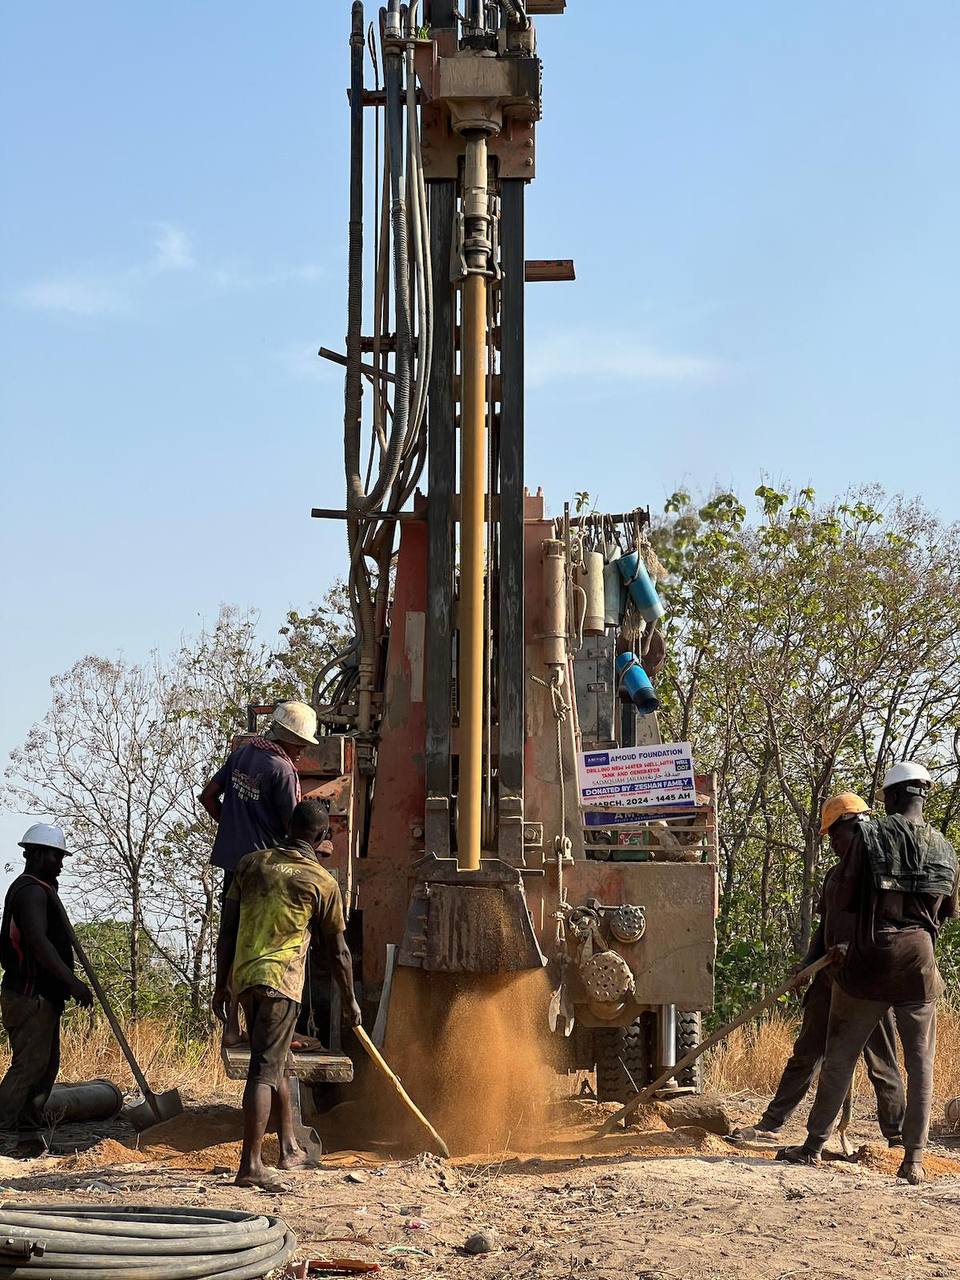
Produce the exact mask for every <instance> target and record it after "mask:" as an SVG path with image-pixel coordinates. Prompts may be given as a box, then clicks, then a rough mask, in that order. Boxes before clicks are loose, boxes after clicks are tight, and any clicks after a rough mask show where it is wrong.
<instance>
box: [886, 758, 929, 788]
mask: <svg viewBox="0 0 960 1280" xmlns="http://www.w3.org/2000/svg"><path fill="white" fill-rule="evenodd" d="M903 782H922V783H923V784H924V786H927V787H929V786H930V784H931V783H932V782H933V779H932V778H931V777H930V774H929V773H928V772H927V770H926V769H925V768H924V767H923V765H922V764H917V762H916V760H901V761H900V762H899V763H898V764H895V765H893V766H892V767H891V768H889V769H888V770H887V772H886V773H885V774H884V775H883V789H884V791H886V789H887V788H888V787H898V786H900V784H901V783H903Z"/></svg>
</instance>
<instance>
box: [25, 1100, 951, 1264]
mask: <svg viewBox="0 0 960 1280" xmlns="http://www.w3.org/2000/svg"><path fill="white" fill-rule="evenodd" d="M725 1109H726V1110H727V1112H728V1113H729V1114H730V1115H731V1117H732V1118H734V1119H744V1120H747V1119H752V1118H753V1117H754V1116H755V1115H756V1114H757V1106H756V1105H754V1104H753V1103H752V1101H750V1100H740V1101H739V1102H736V1103H730V1102H729V1101H728V1102H726V1103H725ZM597 1115H598V1112H597V1109H596V1108H595V1107H592V1106H590V1105H588V1104H583V1103H575V1104H568V1105H567V1106H566V1107H565V1108H564V1109H563V1110H562V1112H558V1113H557V1117H556V1118H557V1127H556V1129H555V1131H554V1134H553V1136H552V1137H551V1138H549V1139H548V1140H545V1141H542V1142H541V1144H540V1145H541V1146H542V1148H543V1149H542V1150H540V1151H534V1152H526V1153H524V1152H517V1153H500V1154H498V1155H496V1156H493V1157H491V1156H490V1155H489V1154H488V1155H482V1156H459V1157H455V1158H454V1159H453V1160H451V1161H443V1160H440V1159H438V1158H437V1157H435V1156H432V1155H419V1156H416V1155H411V1154H409V1152H408V1153H406V1154H405V1153H403V1152H402V1151H394V1152H392V1153H390V1152H387V1151H386V1150H380V1151H370V1150H369V1149H368V1150H364V1151H346V1150H345V1151H340V1152H336V1153H333V1154H331V1155H330V1156H329V1157H328V1158H326V1159H325V1162H324V1167H322V1168H319V1169H315V1170H311V1171H309V1172H304V1173H299V1174H295V1175H287V1178H288V1182H289V1184H290V1190H289V1192H286V1193H283V1194H270V1193H265V1192H260V1191H250V1190H241V1189H238V1188H236V1187H234V1186H233V1185H232V1184H231V1177H232V1169H233V1162H234V1160H235V1155H236V1141H235V1138H236V1135H237V1132H238V1131H237V1127H236V1126H237V1117H236V1114H235V1112H234V1111H233V1110H232V1108H228V1107H224V1106H219V1107H218V1106H206V1107H201V1108H194V1109H193V1110H192V1111H191V1113H190V1114H189V1115H188V1116H187V1117H185V1118H184V1119H183V1120H181V1121H175V1122H172V1123H168V1125H166V1126H160V1127H158V1129H155V1130H153V1131H148V1132H147V1133H146V1134H144V1135H141V1138H140V1148H141V1149H140V1150H139V1151H132V1150H131V1149H130V1148H129V1147H128V1146H127V1145H125V1144H126V1142H135V1141H136V1139H135V1138H134V1136H133V1135H132V1133H130V1132H129V1131H125V1130H124V1129H123V1127H122V1125H120V1124H118V1123H116V1122H115V1123H113V1124H112V1125H109V1126H101V1130H100V1132H104V1131H105V1132H106V1134H107V1136H106V1137H105V1138H104V1139H102V1140H101V1141H100V1142H99V1143H98V1144H97V1145H95V1146H93V1147H91V1148H90V1149H88V1150H87V1151H83V1152H80V1153H78V1154H72V1155H67V1156H62V1157H46V1158H43V1159H39V1160H32V1161H18V1160H14V1159H10V1158H0V1182H2V1184H3V1192H2V1195H3V1199H4V1200H5V1201H6V1202H7V1203H10V1202H11V1201H14V1200H20V1199H23V1198H29V1199H30V1200H32V1201H43V1202H56V1201H61V1202H65V1201H79V1202H85V1201H89V1202H90V1203H91V1204H109V1203H110V1202H111V1201H117V1202H126V1203H166V1204H171V1203H175V1204H180V1205H197V1204H202V1205H210V1206H214V1205H219V1206H229V1207H234V1208H243V1209H248V1210H250V1211H251V1212H261V1213H262V1212H270V1213H276V1214H280V1215H282V1216H283V1217H284V1218H285V1219H286V1220H287V1221H288V1222H289V1223H290V1224H291V1225H292V1226H293V1227H294V1229H295V1230H296V1232H297V1234H298V1236H299V1238H300V1242H301V1251H300V1254H299V1256H300V1257H307V1256H309V1257H322V1256H326V1257H330V1256H338V1257H344V1256H347V1257H355V1258H358V1259H363V1260H366V1261H372V1262H378V1263H379V1264H380V1266H381V1268H382V1269H383V1270H384V1271H386V1272H401V1271H402V1272H406V1273H409V1274H411V1275H416V1276H419V1277H421V1278H422V1280H430V1278H431V1277H454V1276H456V1277H459V1276H471V1277H475V1278H476V1280H501V1278H503V1280H505V1278H506V1277H507V1276H510V1277H514V1278H517V1280H526V1278H528V1277H529V1278H531V1280H533V1278H537V1280H539V1278H540V1277H544V1278H545V1280H547V1278H550V1280H553V1278H557V1280H560V1278H562V1280H572V1278H573V1277H580V1276H583V1277H591V1278H593V1280H615V1278H619V1277H629V1278H630V1280H655V1278H657V1280H674V1278H675V1277H683V1278H684V1280H713V1278H714V1277H716V1278H717V1280H720V1278H721V1277H722V1278H723V1280H733V1278H734V1277H748V1276H749V1277H762V1278H764V1280H766V1278H767V1277H769V1278H770V1280H793V1278H794V1277H809V1278H813V1280H821V1278H823V1280H826V1278H827V1277H829V1278H831V1280H833V1278H834V1277H853V1276H865V1277H885V1276H896V1277H897V1278H898V1280H921V1278H924V1280H925V1278H926V1277H946V1276H953V1275H956V1274H957V1272H958V1270H960V1212H958V1211H960V1142H958V1141H957V1140H956V1139H946V1138H942V1139H935V1140H934V1144H933V1146H932V1148H931V1157H930V1161H929V1163H930V1172H931V1173H932V1174H934V1175H935V1176H934V1178H933V1179H932V1180H931V1181H930V1182H929V1183H928V1184H927V1185H926V1186H923V1187H919V1188H911V1187H907V1186H905V1185H903V1184H901V1183H898V1182H896V1181H895V1179H894V1178H893V1177H892V1176H891V1175H892V1173H893V1172H894V1170H895V1167H896V1163H897V1157H896V1153H890V1154H889V1155H888V1153H887V1152H886V1151H885V1150H884V1148H883V1147H882V1146H880V1145H875V1146H870V1147H869V1148H868V1151H867V1153H866V1159H865V1161H864V1162H861V1163H858V1164H845V1163H841V1162H830V1163H829V1164H827V1165H825V1166H824V1167H823V1168H821V1169H820V1170H814V1169H797V1168H793V1167H790V1166H787V1165H784V1164H781V1163H775V1162H773V1161H772V1160H771V1159H770V1153H759V1152H745V1153H739V1152H737V1151H736V1150H734V1149H733V1148H731V1147H730V1146H729V1145H728V1144H727V1143H726V1142H724V1140H723V1139H722V1138H721V1137H718V1136H717V1135H716V1134H714V1133H709V1132H707V1131H706V1130H705V1129H704V1128H702V1127H700V1126H697V1125H690V1124H683V1125H680V1126H679V1127H669V1126H670V1125H671V1124H672V1125H676V1121H677V1120H678V1119H681V1120H682V1119H684V1118H685V1117H678V1116H673V1117H670V1116H667V1118H666V1119H663V1118H662V1117H661V1116H660V1115H658V1114H657V1113H648V1114H647V1116H646V1117H645V1119H644V1122H643V1131H642V1132H631V1133H628V1134H620V1135H616V1136H613V1137H611V1139H609V1140H607V1141H606V1142H605V1143H603V1144H600V1145H597V1144H595V1143H591V1142H589V1141H588V1138H589V1135H590V1133H591V1127H590V1125H589V1124H588V1122H592V1123H593V1124H595V1122H596V1119H597ZM93 1129H94V1131H93V1132H92V1133H91V1132H90V1131H87V1133H86V1138H87V1140H88V1141H89V1140H90V1138H91V1137H96V1127H95V1126H94V1127H93ZM75 1132H77V1131H70V1133H69V1134H68V1133H67V1132H62V1133H60V1134H58V1135H56V1137H57V1138H58V1140H59V1141H60V1142H61V1143H62V1144H65V1143H66V1142H68V1141H70V1140H71V1136H72V1135H73V1134H74V1133H75ZM794 1134H795V1135H796V1136H797V1137H799V1136H800V1131H799V1130H795V1131H794ZM851 1134H852V1136H853V1137H854V1138H855V1140H857V1141H860V1142H864V1143H874V1142H876V1139H877V1133H876V1127H875V1124H873V1123H872V1121H871V1118H870V1116H869V1113H867V1112H865V1113H864V1114H862V1115H860V1116H859V1117H858V1118H857V1120H856V1124H855V1127H854V1129H853V1130H852V1131H851ZM190 1135H192V1137H191V1136H190ZM197 1148H199V1149H197ZM878 1170H883V1171H878ZM481 1227H489V1228H492V1229H493V1231H494V1232H495V1233H496V1243H497V1248H496V1250H495V1252H493V1253H490V1254H486V1255H482V1256H479V1257H471V1256H469V1255H467V1254H466V1253H465V1252H464V1251H463V1247H462V1246H463V1244H464V1241H465V1240H466V1237H467V1236H468V1235H469V1234H470V1233H471V1232H473V1231H476V1230H477V1229H478V1228H481Z"/></svg>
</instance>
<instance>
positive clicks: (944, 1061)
mask: <svg viewBox="0 0 960 1280" xmlns="http://www.w3.org/2000/svg"><path fill="white" fill-rule="evenodd" d="M796 1033H797V1023H796V1022H794V1021H793V1020H792V1019H789V1018H784V1017H782V1016H780V1015H779V1014H773V1015H771V1016H770V1017H768V1018H765V1019H763V1021H761V1022H757V1023H753V1024H752V1025H748V1026H745V1027H740V1028H739V1029H738V1030H736V1031H734V1032H733V1034H732V1035H731V1036H729V1037H728V1039H727V1040H726V1041H725V1042H724V1043H723V1044H720V1045H718V1046H717V1047H716V1049H714V1050H713V1052H712V1053H711V1054H710V1055H709V1056H708V1058H707V1063H706V1080H707V1086H708V1088H709V1089H710V1091H711V1092H715V1093H720V1094H737V1093H751V1094H771V1093H773V1091H774V1090H775V1089H776V1087H777V1084H778V1082H779V1080H780V1073H781V1071H782V1070H783V1067H784V1063H785V1062H786V1060H787V1058H788V1056H789V1054H790V1050H791V1048H792V1047H793V1040H794V1036H795V1035H796ZM856 1085H857V1091H858V1093H860V1094H863V1095H864V1096H866V1095H869V1094H870V1092H871V1089H870V1082H869V1080H868V1079H867V1077H866V1072H864V1071H863V1070H862V1068H861V1069H860V1070H858V1071H857V1077H856ZM933 1088H934V1094H935V1096H936V1097H937V1098H939V1099H941V1100H946V1099H947V1098H956V1097H958V1096H960V1009H958V1008H957V1007H956V1006H953V1005H949V1004H948V1005H942V1006H941V1008H940V1012H939V1018H938V1026H937V1059H936V1064H935V1066H934V1073H933Z"/></svg>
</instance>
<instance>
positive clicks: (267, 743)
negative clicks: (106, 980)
mask: <svg viewBox="0 0 960 1280" xmlns="http://www.w3.org/2000/svg"><path fill="white" fill-rule="evenodd" d="M316 745H317V716H316V712H315V711H314V710H313V708H312V707H308V706H307V704H306V703H305V702H281V703H278V704H277V706H276V708H275V709H274V712H273V716H272V718H271V720H270V725H269V727H268V728H267V729H266V731H265V732H264V733H263V734H262V735H260V736H258V737H255V738H248V739H247V740H246V741H245V742H243V743H241V745H240V746H239V747H237V749H236V750H235V751H232V752H231V753H230V755H229V756H228V757H227V759H226V761H225V762H224V764H223V766H222V768H220V769H218V770H217V772H216V773H215V774H214V775H213V777H212V778H211V779H210V781H209V782H208V783H207V784H206V786H205V787H204V788H203V791H201V793H200V803H201V804H202V805H203V807H204V808H205V809H206V811H207V813H209V815H210V817H211V818H213V820H214V822H215V823H216V824H217V836H216V839H215V840H214V842H213V852H212V853H211V855H210V861H211V862H212V863H213V865H214V866H215V867H220V868H221V869H222V870H223V897H224V898H225V897H226V895H227V892H228V891H229V889H230V884H231V881H232V880H233V873H234V871H235V870H236V868H237V864H238V863H239V862H240V859H241V858H244V857H246V855H247V854H248V853H252V852H253V851H254V849H273V848H275V847H276V846H277V845H278V844H280V843H281V842H282V841H283V840H284V838H285V837H286V834H287V831H288V829H289V825H290V818H291V817H292V815H293V811H294V809H295V808H296V807H297V805H298V804H299V802H300V778H299V775H298V774H297V770H296V762H297V760H298V759H299V757H300V754H301V752H302V751H303V749H304V747H307V746H316ZM223 1038H224V1043H225V1044H228V1045H229V1044H236V1043H237V1042H238V1041H239V1040H240V1039H241V1034H240V1022H239V1014H238V1010H237V1007H236V1005H234V1006H233V1007H232V1008H231V1010H230V1015H229V1017H228V1019H227V1024H226V1028H225V1031H224V1037H223Z"/></svg>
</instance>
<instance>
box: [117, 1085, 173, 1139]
mask: <svg viewBox="0 0 960 1280" xmlns="http://www.w3.org/2000/svg"><path fill="white" fill-rule="evenodd" d="M182 1112H183V1103H182V1102H181V1101H180V1092H179V1090H177V1089H167V1091H166V1092H165V1093H151V1094H149V1095H148V1096H147V1097H146V1098H145V1099H144V1101H143V1102H138V1103H137V1104H136V1106H134V1107H128V1108H127V1113H126V1114H127V1116H128V1118H129V1120H130V1123H131V1124H132V1125H133V1127H134V1128H135V1129H137V1130H140V1129H149V1128H150V1126H151V1125H154V1124H160V1123H161V1122H162V1121H164V1120H172V1119H173V1118H174V1116H179V1115H181V1114H182Z"/></svg>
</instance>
